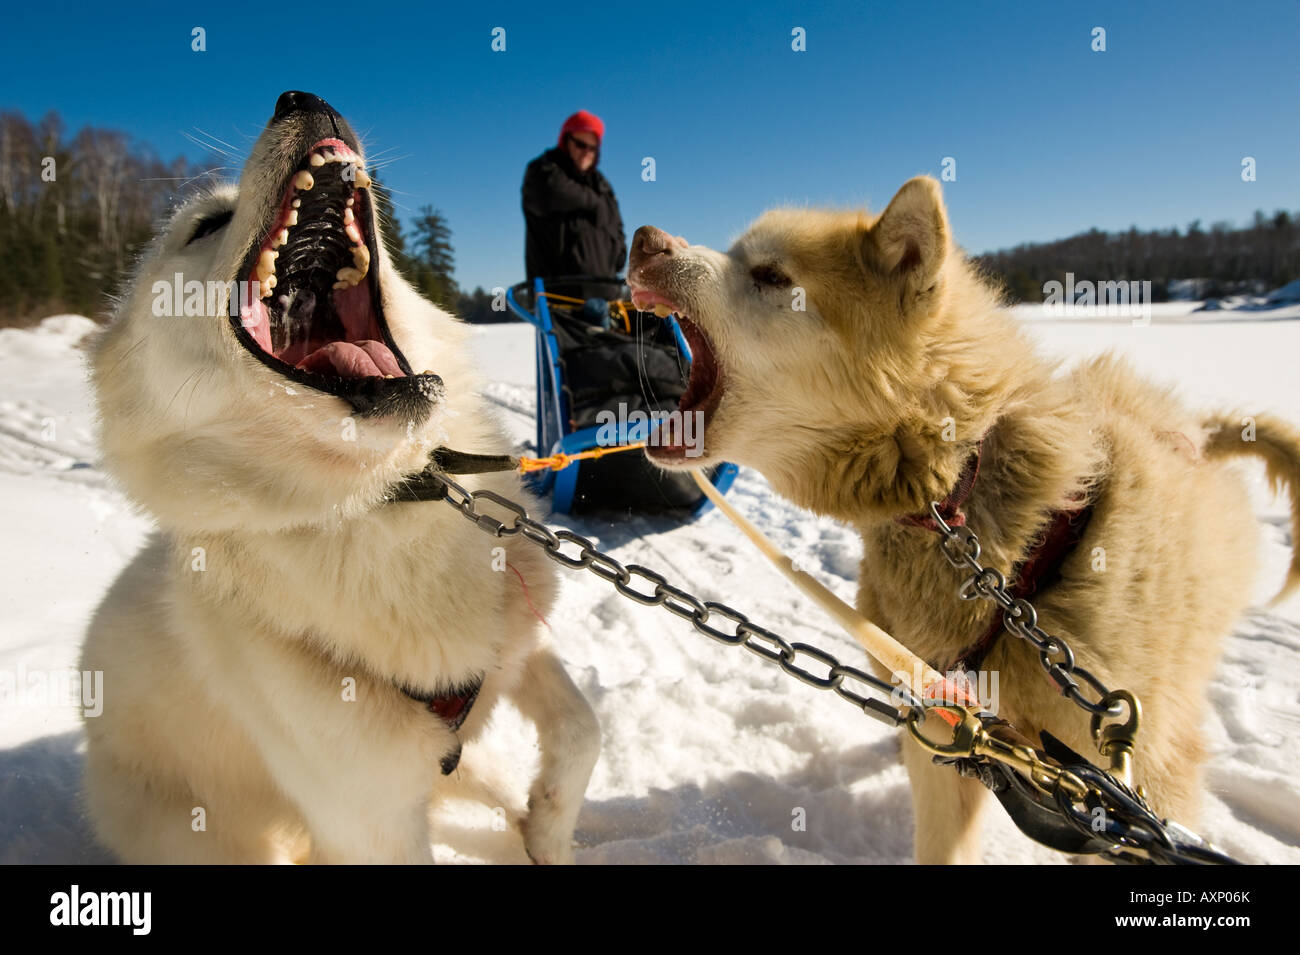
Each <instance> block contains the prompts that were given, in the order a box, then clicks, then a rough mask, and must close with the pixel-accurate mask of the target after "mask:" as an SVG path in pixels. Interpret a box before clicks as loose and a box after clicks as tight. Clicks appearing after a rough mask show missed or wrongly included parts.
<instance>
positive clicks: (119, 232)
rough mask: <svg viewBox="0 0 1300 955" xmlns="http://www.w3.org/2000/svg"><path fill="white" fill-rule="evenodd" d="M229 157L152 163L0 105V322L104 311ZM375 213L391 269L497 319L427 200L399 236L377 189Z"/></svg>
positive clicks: (125, 147)
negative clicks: (459, 281)
mask: <svg viewBox="0 0 1300 955" xmlns="http://www.w3.org/2000/svg"><path fill="white" fill-rule="evenodd" d="M234 164H235V163H234V161H232V160H230V159H227V158H225V157H210V161H208V162H205V163H203V164H196V163H193V162H191V161H190V160H187V159H186V158H184V157H177V158H175V159H171V160H163V159H161V158H159V156H158V155H157V154H156V153H155V152H154V151H153V150H152V149H150V148H149V147H148V146H147V145H145V144H142V143H139V142H135V141H133V140H132V139H131V138H130V137H129V136H127V135H126V134H125V133H123V132H121V131H118V130H111V129H98V128H94V127H86V128H84V129H81V130H79V131H78V132H76V133H69V132H68V131H67V130H66V129H65V127H64V124H63V121H62V120H61V119H60V117H59V115H58V114H57V113H54V112H51V113H48V114H46V116H45V117H44V118H42V119H41V120H39V121H38V122H31V121H30V120H28V119H27V118H26V117H24V116H23V115H22V114H20V113H16V112H0V257H2V258H3V262H4V266H3V268H0V325H27V324H33V323H35V322H38V321H40V320H41V319H42V318H44V317H46V316H47V315H53V314H56V313H59V312H75V313H79V314H82V315H89V316H92V317H97V318H100V317H103V316H104V314H105V313H106V312H107V310H108V308H109V307H110V301H111V296H113V295H114V294H116V293H118V292H120V291H121V287H122V283H123V281H124V280H125V279H126V277H127V275H128V274H129V269H130V266H131V264H132V262H133V261H134V259H135V257H136V256H137V255H138V254H139V252H140V251H141V250H142V249H143V248H144V246H146V245H147V244H148V242H149V241H150V239H151V238H152V237H153V235H154V231H155V229H156V228H157V225H158V222H159V221H160V220H161V219H162V218H163V217H165V216H166V214H167V212H168V210H169V209H171V208H173V207H174V206H175V205H176V204H178V203H179V202H181V201H184V200H185V199H186V198H188V197H189V196H190V195H192V194H193V192H194V191H195V190H198V189H201V188H203V187H205V186H210V185H211V184H212V179H210V178H209V177H208V174H207V171H208V170H209V169H216V170H219V172H218V173H217V174H218V175H219V176H220V177H229V176H233V175H234V172H233V171H232V170H230V169H229V166H231V165H234ZM375 195H376V197H377V201H378V206H379V213H380V215H381V216H382V217H383V221H384V223H385V226H386V228H385V230H384V231H385V233H386V237H387V238H388V244H389V248H390V250H391V251H392V252H393V253H394V258H395V260H396V265H397V267H398V268H399V269H400V270H401V271H402V272H403V273H404V274H405V275H406V276H407V277H408V278H409V279H410V281H411V282H412V284H414V285H415V286H416V288H418V289H419V290H420V292H421V293H423V294H424V295H425V296H426V297H428V298H429V299H431V300H432V301H435V302H437V303H439V304H440V305H442V306H444V307H446V308H449V309H451V310H453V311H455V312H456V313H457V314H459V315H461V316H462V317H465V318H468V319H470V320H471V321H498V320H502V319H504V318H505V317H506V316H505V315H504V314H503V313H498V312H493V311H492V308H491V301H492V299H491V296H490V295H489V294H488V293H487V292H485V291H483V290H482V289H475V290H474V291H473V292H471V293H465V292H462V291H461V290H460V288H459V287H458V286H457V285H456V281H455V278H454V264H455V262H454V251H453V248H452V242H451V229H450V227H449V226H448V224H447V222H446V220H445V219H444V218H443V217H442V215H441V214H440V213H438V212H437V211H436V210H435V209H433V208H431V207H428V206H426V207H424V208H423V209H421V210H420V211H419V213H418V214H416V215H415V216H414V217H413V219H412V220H411V223H410V226H411V231H410V234H409V235H403V233H402V231H401V227H400V224H399V223H398V222H397V220H396V218H395V217H394V216H393V215H392V208H391V205H390V204H389V203H388V201H387V199H386V196H385V194H384V193H383V191H382V190H376V191H375Z"/></svg>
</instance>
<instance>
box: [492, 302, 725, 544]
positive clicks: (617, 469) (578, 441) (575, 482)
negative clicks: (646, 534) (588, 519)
mask: <svg viewBox="0 0 1300 955" xmlns="http://www.w3.org/2000/svg"><path fill="white" fill-rule="evenodd" d="M550 286H551V287H550V288H549V289H548V288H547V286H546V283H544V282H543V280H542V279H540V278H539V279H535V280H534V281H533V282H532V283H531V284H530V283H528V282H521V283H520V284H519V285H516V286H515V287H514V288H512V289H510V290H509V291H507V293H506V302H507V303H508V304H509V306H510V309H511V311H513V312H514V313H515V314H516V315H518V316H519V317H520V318H522V319H523V320H524V321H526V322H528V323H529V324H530V325H532V326H533V328H534V329H535V330H536V333H537V368H536V370H537V439H536V450H537V454H538V455H539V456H545V455H565V456H569V457H571V456H573V455H578V454H584V453H591V452H594V453H596V454H598V455H599V456H597V457H589V458H586V459H581V460H578V461H575V462H573V463H571V464H569V465H568V466H567V467H564V468H562V469H559V470H541V471H536V472H534V473H533V474H531V475H530V479H531V482H532V485H533V489H534V490H535V491H537V492H538V493H539V494H542V495H544V496H549V497H550V498H551V504H552V508H553V509H554V510H555V511H556V512H557V513H562V514H568V513H585V512H591V511H624V512H629V511H630V512H634V513H646V514H664V513H667V514H678V515H681V516H682V517H684V518H688V519H689V518H693V517H696V516H698V515H700V514H702V513H703V512H704V511H706V510H708V508H710V507H712V504H711V503H710V501H709V499H708V498H707V497H706V496H705V495H703V494H702V493H701V492H700V490H699V488H698V487H697V486H696V484H695V482H694V481H693V480H692V479H691V476H690V474H688V473H686V472H683V471H664V470H661V469H659V468H657V467H655V465H654V464H652V463H651V462H650V461H649V460H648V459H647V458H646V456H645V455H644V454H643V453H640V452H639V451H629V452H627V453H623V454H605V453H601V452H607V451H609V449H611V448H614V447H622V446H625V445H629V444H635V443H638V442H649V443H654V441H655V440H656V435H657V434H658V429H659V428H660V427H668V426H673V427H680V426H681V424H682V422H681V417H680V414H678V417H677V418H675V419H674V418H673V415H674V414H677V412H676V408H677V402H678V399H679V398H680V397H681V396H682V394H683V392H684V391H685V389H686V384H685V379H686V372H687V369H688V367H689V365H688V363H689V362H690V356H691V352H690V348H689V347H688V346H687V344H686V339H685V337H684V336H683V335H682V331H681V328H680V327H678V325H677V321H676V319H674V318H673V317H672V316H671V315H670V316H668V317H667V318H659V317H658V316H656V315H654V314H653V313H651V312H641V311H638V310H636V309H635V308H634V307H633V306H632V304H631V302H629V301H627V294H626V287H625V286H624V285H623V283H622V280H620V279H596V278H591V277H587V276H574V277H572V278H566V279H553V280H552V281H551V283H550ZM570 293H577V294H570ZM606 296H608V297H606ZM686 424H687V425H689V422H687V423H686ZM686 432H687V434H688V435H689V433H690V429H689V427H687V429H686ZM698 437H699V438H700V439H701V440H702V435H700V436H698ZM736 471H737V468H736V465H734V464H722V465H719V466H717V467H714V468H710V469H708V470H707V471H706V475H707V477H708V479H709V480H710V481H711V482H712V484H713V486H714V487H716V488H717V489H718V490H719V491H720V492H722V493H724V494H725V493H726V491H727V489H728V488H730V487H731V484H732V482H733V481H734V480H735V477H736Z"/></svg>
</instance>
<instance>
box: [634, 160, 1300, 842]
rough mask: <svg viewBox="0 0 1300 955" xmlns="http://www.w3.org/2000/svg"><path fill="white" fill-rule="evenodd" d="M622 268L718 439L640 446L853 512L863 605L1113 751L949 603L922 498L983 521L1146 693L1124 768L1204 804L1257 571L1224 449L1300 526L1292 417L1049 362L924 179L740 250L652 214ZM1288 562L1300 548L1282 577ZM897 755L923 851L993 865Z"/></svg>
mask: <svg viewBox="0 0 1300 955" xmlns="http://www.w3.org/2000/svg"><path fill="white" fill-rule="evenodd" d="M628 280H629V283H630V284H631V286H632V290H633V299H634V301H635V302H636V303H637V304H638V305H640V306H642V307H645V308H649V307H657V308H658V309H659V310H660V311H665V310H667V311H675V312H677V313H678V314H679V315H680V316H682V318H683V321H682V325H683V329H684V332H685V335H686V338H687V339H688V342H689V344H690V346H691V349H692V351H693V353H694V361H693V363H692V366H691V380H690V384H689V385H688V388H687V391H686V393H685V394H684V395H683V396H682V399H681V406H682V410H683V411H698V412H700V413H702V414H703V415H704V431H703V434H704V441H703V444H704V453H703V455H702V456H698V457H693V458H687V457H685V454H684V448H682V447H680V446H674V445H671V444H663V445H660V446H659V447H656V448H654V449H651V451H650V452H649V453H650V454H651V456H652V457H653V458H654V459H655V460H656V461H657V462H658V463H660V464H661V465H663V466H665V467H688V468H694V467H702V466H707V465H709V464H711V463H714V462H717V461H723V460H729V461H735V462H738V463H740V464H746V465H749V466H751V467H753V468H756V469H757V470H759V471H761V472H762V473H763V474H764V475H765V476H766V477H767V479H768V480H769V481H770V482H771V483H772V486H773V487H774V488H775V489H776V490H777V491H778V492H779V493H781V494H783V495H785V496H786V497H788V498H789V499H790V500H792V501H793V502H795V503H796V504H799V505H801V506H803V507H806V508H809V509H811V510H814V511H817V512H819V513H822V514H826V515H830V516H832V517H835V518H838V519H840V520H842V521H845V522H847V523H849V524H850V525H852V526H854V527H856V528H857V529H858V530H859V531H860V533H861V535H862V539H863V543H864V558H863V562H862V569H861V581H860V583H859V591H858V609H859V610H860V611H861V612H862V613H863V614H865V615H866V616H867V617H869V618H871V619H873V620H875V621H876V622H877V623H879V624H880V625H881V626H883V627H884V628H886V629H887V630H889V631H890V632H891V633H893V634H894V635H895V636H896V637H897V638H898V639H900V640H901V641H902V642H903V643H905V644H906V645H907V646H908V647H909V648H910V649H911V650H912V651H913V652H914V653H916V654H917V655H918V656H920V657H922V658H924V659H925V660H927V661H929V662H930V663H931V664H932V665H934V666H936V667H938V668H939V669H940V671H941V672H948V671H949V668H953V669H957V670H960V671H962V672H963V673H965V672H970V671H971V670H984V671H986V672H987V671H993V672H996V673H998V675H999V680H998V693H997V695H998V698H999V704H1000V706H999V710H998V715H999V716H1002V717H1004V718H1006V719H1008V720H1010V722H1011V723H1012V724H1014V725H1015V726H1016V727H1017V728H1018V729H1019V730H1020V731H1021V732H1022V733H1024V734H1025V735H1027V736H1028V737H1029V738H1030V739H1032V740H1037V739H1038V734H1039V732H1040V731H1042V730H1046V731H1048V732H1049V733H1051V734H1052V735H1054V736H1055V737H1057V738H1058V739H1060V740H1062V741H1064V742H1065V743H1066V744H1067V745H1068V746H1070V747H1071V748H1072V749H1073V750H1074V751H1075V752H1077V753H1079V754H1082V755H1084V756H1085V757H1087V756H1089V755H1091V757H1092V758H1093V759H1094V760H1096V761H1098V762H1103V765H1104V761H1102V760H1100V758H1099V757H1098V756H1097V752H1096V746H1095V744H1094V743H1093V741H1092V740H1091V738H1090V736H1089V731H1088V725H1089V717H1088V714H1087V713H1085V712H1084V711H1083V710H1081V709H1079V708H1078V707H1076V706H1075V705H1074V703H1072V702H1071V701H1070V700H1069V699H1068V698H1067V697H1065V696H1063V695H1062V694H1061V693H1060V692H1059V691H1058V689H1057V687H1056V686H1055V684H1054V683H1053V682H1052V681H1051V680H1049V679H1048V678H1047V676H1046V674H1045V673H1044V671H1043V669H1042V667H1041V665H1040V660H1039V654H1038V652H1037V651H1036V650H1034V648H1033V647H1032V646H1030V645H1029V644H1028V643H1027V642H1026V641H1023V640H1018V639H1016V638H1014V637H1012V636H1010V635H1002V636H1001V637H1000V638H999V634H1001V633H1002V627H1001V620H1000V618H998V617H995V615H994V608H993V606H992V605H991V604H990V603H989V602H987V601H981V600H971V601H965V600H959V599H957V595H956V589H957V585H958V584H959V583H960V581H961V578H960V577H959V576H958V572H957V571H956V570H954V569H953V567H952V566H951V565H950V564H949V563H948V561H947V560H946V559H945V557H944V556H943V555H942V553H941V552H940V548H939V541H940V537H939V535H938V533H937V531H938V530H939V527H938V524H937V522H935V521H934V520H933V518H932V517H931V516H930V515H929V509H928V505H929V503H930V502H931V501H935V502H941V503H942V506H943V511H941V513H942V512H944V511H946V513H947V518H950V519H952V520H954V521H960V520H961V519H963V518H966V519H968V521H969V526H970V527H971V529H972V530H974V531H975V532H976V533H977V534H978V536H979V538H980V541H981V543H982V545H983V556H982V558H981V560H982V562H983V563H984V564H985V566H989V567H993V568H996V569H998V570H1001V571H1003V572H1006V573H1007V580H1008V587H1009V589H1011V590H1012V592H1013V593H1015V594H1016V595H1017V596H1024V597H1030V596H1031V595H1032V599H1031V602H1032V603H1033V604H1034V605H1035V606H1036V607H1037V610H1038V613H1039V621H1040V624H1041V626H1042V627H1043V628H1044V629H1045V630H1046V631H1047V632H1048V633H1050V634H1055V635H1059V636H1061V637H1063V638H1064V639H1065V640H1066V641H1067V642H1068V644H1069V645H1070V647H1071V649H1072V650H1073V652H1074V655H1075V660H1076V662H1077V664H1078V666H1080V667H1083V668H1086V669H1087V670H1088V671H1090V672H1091V673H1092V674H1094V675H1095V676H1097V677H1098V678H1099V679H1100V680H1101V681H1102V682H1103V683H1104V684H1105V685H1106V686H1108V687H1110V688H1112V689H1120V688H1123V689H1128V690H1132V691H1133V692H1134V693H1136V694H1137V696H1138V698H1139V700H1140V702H1141V704H1142V707H1143V711H1144V712H1143V718H1142V722H1141V728H1140V732H1139V734H1138V737H1137V747H1136V751H1135V756H1134V766H1135V777H1134V781H1135V783H1136V784H1137V785H1140V786H1142V787H1143V788H1144V789H1145V791H1146V794H1147V796H1148V798H1149V800H1150V802H1151V805H1152V808H1153V809H1154V810H1155V811H1156V812H1157V813H1159V814H1160V815H1161V816H1163V817H1169V818H1173V819H1175V820H1176V821H1178V822H1181V823H1183V824H1184V825H1190V826H1195V824H1196V820H1197V801H1198V795H1199V790H1200V788H1201V787H1200V774H1201V764H1202V762H1203V759H1204V748H1203V745H1202V741H1201V739H1200V735H1199V727H1198V723H1197V721H1198V719H1199V717H1200V714H1201V713H1203V712H1204V709H1205V707H1206V706H1207V703H1206V699H1205V689H1206V684H1207V682H1208V681H1209V678H1210V675H1211V673H1212V671H1213V669H1214V666H1215V662H1216V660H1217V657H1218V654H1219V644H1220V640H1221V638H1222V637H1223V635H1224V634H1225V633H1226V632H1227V631H1228V630H1229V628H1230V627H1231V626H1232V624H1233V622H1234V621H1235V620H1236V618H1237V616H1238V615H1239V614H1240V612H1241V611H1242V610H1243V609H1244V608H1245V606H1246V605H1247V604H1248V602H1249V600H1250V598H1251V594H1252V583H1253V576H1254V573H1255V569H1256V550H1257V540H1256V536H1257V535H1256V527H1257V524H1256V521H1255V519H1254V516H1253V514H1252V512H1251V509H1250V506H1249V501H1248V497H1247V493H1246V488H1245V486H1244V483H1243V481H1242V480H1241V477H1240V475H1239V474H1237V473H1236V470H1235V468H1233V467H1230V466H1226V465H1225V463H1224V461H1223V459H1226V458H1230V457H1235V456H1239V455H1256V456H1258V457H1260V458H1262V459H1263V461H1264V463H1265V465H1266V466H1267V469H1268V474H1269V476H1270V478H1271V479H1272V480H1273V482H1274V484H1275V486H1283V485H1288V486H1289V488H1290V495H1291V504H1292V508H1293V512H1294V513H1293V520H1294V529H1293V532H1292V541H1293V544H1297V543H1300V434H1298V433H1297V432H1296V430H1295V429H1294V428H1292V427H1291V426H1289V425H1287V424H1286V423H1284V422H1282V421H1279V420H1277V419H1276V418H1274V417H1271V416H1269V415H1267V414H1262V413H1256V412H1254V411H1248V412H1247V413H1246V414H1237V415H1228V414H1216V415H1209V416H1201V415H1197V414H1194V413H1192V412H1190V411H1188V410H1186V409H1184V408H1183V407H1182V405H1181V404H1180V403H1179V402H1178V401H1177V400H1176V399H1175V397H1174V396H1173V395H1172V393H1170V392H1169V391H1167V390H1165V389H1160V388H1156V387H1153V386H1151V385H1149V384H1147V383H1145V382H1143V381H1142V380H1141V379H1140V378H1138V376H1137V375H1136V374H1134V373H1133V372H1132V371H1131V370H1130V369H1129V367H1128V366H1127V365H1126V364H1125V363H1124V362H1122V361H1120V360H1118V359H1116V358H1115V357H1113V356H1106V357H1102V358H1099V359H1096V360H1093V361H1090V362H1086V363H1083V364H1081V365H1080V366H1078V367H1076V368H1074V369H1073V370H1071V371H1070V372H1069V373H1068V374H1064V375H1060V374H1056V368H1055V366H1054V365H1053V364H1052V363H1049V362H1047V361H1044V360H1043V359H1041V358H1040V357H1038V356H1037V355H1036V354H1035V353H1034V351H1033V349H1032V347H1031V346H1030V344H1029V343H1028V341H1027V338H1026V336H1025V334H1024V333H1023V332H1022V331H1021V330H1020V329H1019V327H1018V326H1017V323H1016V322H1015V320H1014V319H1013V318H1011V316H1010V315H1009V314H1008V313H1007V312H1006V311H1004V310H1003V308H1002V307H1001V305H1000V303H999V301H998V296H997V294H996V293H995V291H994V290H993V289H992V288H991V287H990V286H989V285H988V284H987V283H986V282H985V281H983V280H982V278H981V277H980V275H979V274H978V273H977V272H976V271H975V270H974V269H973V268H972V267H971V266H970V265H969V264H968V263H967V262H966V260H965V259H964V257H963V256H962V255H961V254H960V252H959V251H958V250H957V249H956V248H955V247H954V246H953V243H952V240H951V238H950V234H949V225H948V218H947V214H946V211H945V209H944V205H943V200H942V196H941V194H940V189H939V184H938V183H937V182H935V181H934V180H933V179H930V178H919V179H914V180H912V181H910V182H908V183H907V184H905V185H904V186H903V187H902V189H900V190H899V192H898V194H897V195H896V196H895V197H894V199H893V200H892V201H891V202H890V204H889V206H888V207H887V208H886V209H885V211H884V212H883V213H881V214H880V215H878V216H873V215H869V214H868V213H866V212H859V211H818V210H807V209H777V210H774V211H771V212H768V213H767V214H766V215H764V216H763V217H762V218H760V219H759V220H758V221H757V222H756V223H755V224H754V225H753V226H752V227H751V228H750V229H749V231H747V232H746V233H745V234H744V235H743V236H742V237H741V238H740V239H739V240H738V241H737V242H736V243H735V245H734V246H733V247H732V249H731V250H730V251H729V252H727V253H725V254H724V253H719V252H715V251H712V250H710V249H707V248H704V247H701V246H692V245H688V244H687V243H686V242H685V240H682V239H680V238H673V237H670V236H669V235H668V234H667V233H665V232H663V231H661V230H659V229H655V228H652V227H650V226H645V227H643V228H641V229H639V230H638V231H637V233H636V235H635V236H634V238H633V243H632V253H631V265H630V269H629V272H628ZM801 306H803V307H801ZM1297 584H1300V557H1294V556H1293V562H1292V567H1291V570H1290V574H1289V577H1288V579H1287V588H1286V589H1287V591H1290V590H1293V589H1294V588H1295V587H1296V585H1297ZM1064 659H1065V658H1064V656H1063V654H1062V653H1061V651H1059V649H1058V650H1056V651H1054V652H1053V653H1052V655H1051V662H1053V663H1058V664H1059V663H1061V662H1062V661H1063V660H1064ZM876 669H877V672H878V673H879V674H880V675H881V676H882V677H884V678H886V679H888V678H890V677H891V674H889V673H887V672H884V670H883V668H881V667H877V668H876ZM906 676H907V678H908V683H909V685H910V683H911V675H910V674H908V675H906ZM1081 688H1082V689H1081V692H1082V694H1083V696H1084V697H1085V698H1086V699H1089V700H1095V699H1096V693H1095V691H1093V690H1092V689H1091V688H1090V687H1089V685H1088V684H1087V683H1083V682H1082V681H1081ZM935 722H937V721H935ZM927 735H928V736H929V737H930V738H933V739H942V736H941V735H940V734H939V733H938V731H937V730H935V729H933V728H931V727H927ZM903 756H904V762H905V764H906V766H907V769H908V774H909V776H910V778H911V782H912V792H913V803H914V809H915V819H916V833H915V851H916V859H917V861H919V862H923V863H935V862H977V861H979V859H980V851H979V839H978V833H979V825H978V822H979V813H980V809H981V807H982V806H983V805H984V804H986V803H987V801H988V800H987V797H986V790H985V789H984V788H983V787H982V786H981V784H980V783H979V782H978V781H977V780H975V779H971V778H962V777H959V776H958V775H957V773H956V772H955V771H954V770H953V769H952V768H951V767H947V766H936V765H933V764H932V762H931V759H930V757H929V755H928V754H927V753H925V752H924V751H923V750H922V749H921V747H920V746H919V745H917V744H916V743H915V742H914V741H912V740H910V739H908V740H907V741H905V742H904V743H903Z"/></svg>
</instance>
